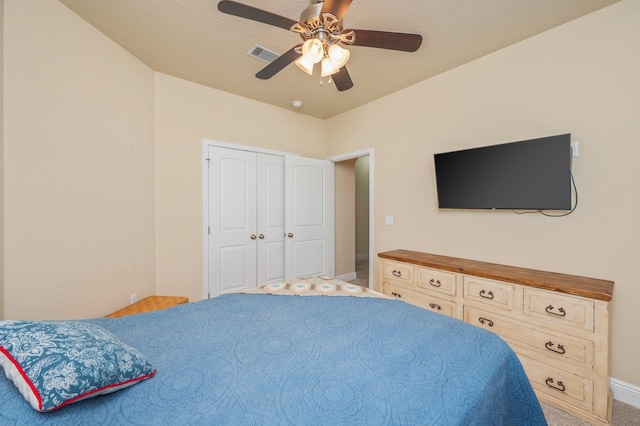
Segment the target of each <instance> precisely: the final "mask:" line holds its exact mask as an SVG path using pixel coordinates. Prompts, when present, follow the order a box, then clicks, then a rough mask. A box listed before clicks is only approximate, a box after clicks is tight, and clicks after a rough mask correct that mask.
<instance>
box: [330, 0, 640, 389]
mask: <svg viewBox="0 0 640 426" xmlns="http://www.w3.org/2000/svg"><path fill="white" fill-rule="evenodd" d="M639 22H640V2H638V1H636V0H625V1H622V2H620V3H616V4H614V5H613V6H610V7H608V8H606V9H603V10H601V11H598V12H595V13H593V14H590V15H587V16H585V17H583V18H580V19H578V20H575V21H573V22H570V23H568V24H565V25H563V26H560V27H558V28H556V29H553V30H551V31H548V32H545V33H543V34H541V35H539V36H536V37H533V38H531V39H528V40H525V41H523V42H521V43H518V44H516V45H514V46H511V47H509V48H506V49H503V50H501V51H498V52H495V53H493V54H491V55H488V56H485V57H483V58H481V59H479V60H476V61H474V62H471V63H469V64H466V65H464V66H461V67H459V68H457V69H454V70H452V71H449V72H446V73H444V74H441V75H439V76H436V77H434V78H431V79H429V80H426V81H423V82H421V83H419V84H416V85H415V86H412V87H410V88H408V89H406V90H403V91H400V92H396V93H394V94H392V95H389V96H387V97H385V98H382V99H380V100H377V101H374V102H371V103H369V104H367V105H365V106H362V107H360V108H358V109H356V110H353V111H350V112H346V113H344V114H341V115H340V116H337V117H334V118H331V119H329V120H327V139H326V140H327V155H339V154H342V153H345V152H352V151H356V150H359V149H363V148H365V147H369V146H373V147H374V148H375V150H376V164H375V167H376V176H375V179H376V182H375V188H376V193H375V217H376V223H375V235H376V239H375V252H376V253H377V252H380V251H385V250H390V249H396V248H404V249H413V250H418V251H424V252H431V253H437V254H443V255H451V256H456V257H463V258H469V259H475V260H483V261H490V262H495V263H502V264H507V265H515V266H522V267H529V268H535V269H542V270H549V271H555V272H563V273H569V274H575V275H583V276H590V277H595V278H602V279H610V280H613V281H615V290H614V298H613V303H612V306H613V308H612V324H613V328H612V371H611V373H612V376H613V377H615V378H617V379H620V380H623V381H625V382H628V383H631V384H634V385H636V386H640V369H638V365H637V354H638V353H640V340H639V339H637V336H638V335H640V309H638V306H640V285H638V283H639V282H640V270H639V269H638V268H637V267H636V264H637V262H638V248H637V244H638V241H639V240H640V226H639V225H638V221H637V218H636V216H637V212H638V211H639V210H640V197H638V194H637V193H638V191H637V188H636V185H637V183H638V182H640V167H639V166H638V163H639V161H640V119H639V118H638V117H640V78H639V77H638V76H640V54H639V52H640V51H639V50H638V46H640V25H638V23H639ZM398 105H403V108H398V107H397V106H398ZM566 132H571V133H572V135H573V139H574V140H578V141H580V156H579V157H578V158H575V159H574V162H573V172H574V175H575V179H576V183H577V186H578V191H579V202H580V204H579V206H578V208H577V210H576V211H575V212H574V213H573V214H571V215H570V216H567V217H565V218H547V217H543V216H542V215H532V214H531V215H516V214H513V213H510V212H491V211H440V210H438V208H437V203H436V193H435V180H434V170H433V154H434V153H438V152H445V151H451V150H454V149H461V148H470V147H475V146H482V145H490V144H495V143H502V142H511V141H516V140H522V139H528V138H534V137H540V136H547V135H553V134H560V133H566ZM385 215H393V216H394V217H395V225H394V226H384V224H383V220H384V216H385ZM376 284H377V283H376Z"/></svg>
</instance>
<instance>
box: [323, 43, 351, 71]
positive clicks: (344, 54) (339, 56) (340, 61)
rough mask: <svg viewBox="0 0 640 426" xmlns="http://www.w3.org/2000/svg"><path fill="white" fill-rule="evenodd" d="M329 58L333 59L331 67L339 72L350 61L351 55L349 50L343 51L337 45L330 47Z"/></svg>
mask: <svg viewBox="0 0 640 426" xmlns="http://www.w3.org/2000/svg"><path fill="white" fill-rule="evenodd" d="M328 53H329V58H331V66H332V67H333V68H334V69H335V70H336V71H337V70H339V69H340V68H342V67H343V66H345V64H346V63H347V61H348V60H349V56H350V55H351V53H350V52H349V51H348V50H347V49H343V48H342V47H340V46H338V45H337V44H333V45H331V47H329V52H328Z"/></svg>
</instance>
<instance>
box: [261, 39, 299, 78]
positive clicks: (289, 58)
mask: <svg viewBox="0 0 640 426" xmlns="http://www.w3.org/2000/svg"><path fill="white" fill-rule="evenodd" d="M300 46H302V45H301V44H299V45H297V46H294V47H292V48H291V49H289V50H287V51H286V52H284V53H283V54H282V55H280V56H278V57H277V58H276V59H274V60H273V62H271V63H270V64H269V65H267V66H266V67H264V68H262V69H261V70H260V71H258V73H257V74H256V77H258V78H259V79H261V80H268V79H270V78H271V77H273V76H274V75H276V74H277V73H279V72H280V71H282V70H283V69H284V68H285V67H286V66H287V65H289V64H290V63H291V62H293V61H295V60H296V59H298V58H299V57H300V54H299V53H297V52H296V48H298V47H300Z"/></svg>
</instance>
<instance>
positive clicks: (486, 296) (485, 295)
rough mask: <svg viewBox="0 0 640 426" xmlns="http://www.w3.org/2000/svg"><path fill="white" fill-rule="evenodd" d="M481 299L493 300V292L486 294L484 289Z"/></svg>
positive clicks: (481, 292) (481, 291)
mask: <svg viewBox="0 0 640 426" xmlns="http://www.w3.org/2000/svg"><path fill="white" fill-rule="evenodd" d="M480 297H484V298H485V299H493V292H492V291H489V292H486V291H484V289H482V290H480Z"/></svg>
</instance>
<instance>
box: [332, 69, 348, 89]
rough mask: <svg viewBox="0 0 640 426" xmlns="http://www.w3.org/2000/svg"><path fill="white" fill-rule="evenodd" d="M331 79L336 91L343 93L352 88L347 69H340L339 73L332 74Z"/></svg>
mask: <svg viewBox="0 0 640 426" xmlns="http://www.w3.org/2000/svg"><path fill="white" fill-rule="evenodd" d="M331 78H332V79H333V82H334V83H335V84H336V89H338V90H339V91H340V92H344V91H345V90H349V89H351V88H352V87H353V81H351V76H350V75H349V72H348V71H347V67H342V68H340V71H338V72H337V73H335V74H333V75H332V76H331Z"/></svg>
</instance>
